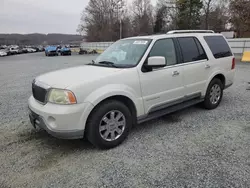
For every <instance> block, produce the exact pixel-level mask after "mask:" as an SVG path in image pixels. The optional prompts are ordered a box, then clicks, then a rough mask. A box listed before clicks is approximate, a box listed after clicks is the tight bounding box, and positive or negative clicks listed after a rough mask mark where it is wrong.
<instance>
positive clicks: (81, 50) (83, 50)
mask: <svg viewBox="0 0 250 188" xmlns="http://www.w3.org/2000/svg"><path fill="white" fill-rule="evenodd" d="M87 53H88V51H87V50H85V49H82V48H80V51H79V54H87Z"/></svg>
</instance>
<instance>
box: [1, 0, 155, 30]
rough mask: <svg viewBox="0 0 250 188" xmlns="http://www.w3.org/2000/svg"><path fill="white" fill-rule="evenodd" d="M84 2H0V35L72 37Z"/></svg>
mask: <svg viewBox="0 0 250 188" xmlns="http://www.w3.org/2000/svg"><path fill="white" fill-rule="evenodd" d="M88 1H89V0H0V33H23V34H26V33H67V34H75V33H76V29H77V26H78V24H79V21H80V16H81V12H82V10H83V9H84V7H85V6H86V5H87V4H88ZM128 1H131V0H128ZM155 1H156V0H152V2H153V3H155Z"/></svg>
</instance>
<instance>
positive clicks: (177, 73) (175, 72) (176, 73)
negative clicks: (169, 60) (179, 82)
mask: <svg viewBox="0 0 250 188" xmlns="http://www.w3.org/2000/svg"><path fill="white" fill-rule="evenodd" d="M179 74H180V72H179V71H174V72H173V73H172V76H178V75H179Z"/></svg>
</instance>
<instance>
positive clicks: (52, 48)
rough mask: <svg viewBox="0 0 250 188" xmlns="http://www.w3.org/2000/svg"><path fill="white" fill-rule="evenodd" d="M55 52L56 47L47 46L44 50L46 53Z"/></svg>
mask: <svg viewBox="0 0 250 188" xmlns="http://www.w3.org/2000/svg"><path fill="white" fill-rule="evenodd" d="M55 50H57V47H55V46H49V47H47V48H46V51H55Z"/></svg>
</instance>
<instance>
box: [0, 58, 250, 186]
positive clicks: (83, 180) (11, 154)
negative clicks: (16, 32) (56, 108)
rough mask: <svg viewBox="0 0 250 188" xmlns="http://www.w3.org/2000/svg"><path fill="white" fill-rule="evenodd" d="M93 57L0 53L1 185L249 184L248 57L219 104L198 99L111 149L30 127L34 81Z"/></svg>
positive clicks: (249, 106) (238, 67)
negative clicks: (213, 106)
mask: <svg viewBox="0 0 250 188" xmlns="http://www.w3.org/2000/svg"><path fill="white" fill-rule="evenodd" d="M93 58H95V57H93V56H79V55H74V56H71V57H60V56H59V57H45V56H44V54H43V53H37V54H27V55H21V56H11V57H5V58H0V88H1V89H0V117H1V119H0V187H18V188H21V187H56V188H58V187H67V188H69V187H115V188H118V187H213V188H215V187H218V188H219V187H220V188H221V187H250V144H249V143H250V91H247V90H246V82H248V81H250V64H244V63H238V64H237V73H236V80H235V84H234V85H233V86H232V87H231V88H229V89H228V90H226V91H225V94H224V98H223V100H222V103H221V105H220V107H219V108H217V109H216V110H213V111H207V110H204V109H202V108H200V107H198V106H195V107H191V108H189V109H186V110H182V111H179V112H176V113H173V114H171V115H168V116H166V117H162V118H160V119H157V120H154V121H150V122H147V123H144V124H141V125H138V126H136V127H135V128H134V129H133V130H132V132H131V134H130V136H129V138H128V139H127V140H126V141H125V142H124V143H123V144H122V145H120V146H119V147H117V148H114V149H111V150H106V151H103V150H98V149H96V148H94V147H93V146H91V145H90V144H89V143H88V142H87V141H84V140H71V141H68V140H59V139H56V138H53V137H51V136H49V135H48V134H47V133H46V132H44V131H42V130H34V129H33V128H32V126H31V125H30V123H29V120H28V114H27V100H28V97H29V96H30V95H31V82H32V80H33V79H34V78H35V77H36V76H38V75H39V74H42V73H45V72H48V71H51V70H56V69H61V68H65V67H71V66H77V65H81V64H84V63H88V62H90V61H91V59H93Z"/></svg>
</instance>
